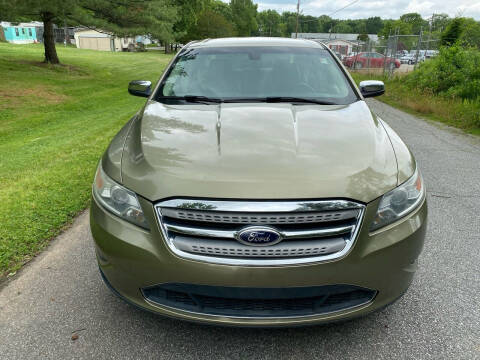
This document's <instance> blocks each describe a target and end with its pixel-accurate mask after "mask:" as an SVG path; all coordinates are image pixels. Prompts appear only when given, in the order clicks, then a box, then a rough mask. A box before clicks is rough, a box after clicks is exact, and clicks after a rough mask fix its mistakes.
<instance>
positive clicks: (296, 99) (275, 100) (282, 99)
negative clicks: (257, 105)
mask: <svg viewBox="0 0 480 360" xmlns="http://www.w3.org/2000/svg"><path fill="white" fill-rule="evenodd" d="M265 101H266V102H267V103H279V102H296V103H306V104H318V105H337V104H336V103H334V102H332V101H325V100H315V99H309V98H301V97H292V96H268V97H266V98H265Z"/></svg>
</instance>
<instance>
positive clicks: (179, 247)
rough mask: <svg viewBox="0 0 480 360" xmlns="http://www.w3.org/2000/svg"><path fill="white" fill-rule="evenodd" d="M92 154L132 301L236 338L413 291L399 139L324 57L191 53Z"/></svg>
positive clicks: (282, 50)
mask: <svg viewBox="0 0 480 360" xmlns="http://www.w3.org/2000/svg"><path fill="white" fill-rule="evenodd" d="M128 90H129V92H130V93H131V94H132V95H135V96H143V97H146V98H147V99H148V100H147V101H146V103H145V105H144V107H143V108H142V109H141V110H140V111H139V112H138V113H137V114H136V115H135V116H134V117H133V118H132V119H131V120H130V121H129V122H128V123H127V124H126V125H125V126H124V127H123V129H122V130H120V132H119V133H118V134H117V135H116V136H115V138H114V139H113V140H112V142H111V144H110V146H109V147H108V149H107V150H106V152H105V154H104V155H103V157H102V159H101V161H100V163H99V165H98V169H97V172H96V175H95V180H94V183H93V191H92V206H91V211H90V224H91V230H92V235H93V239H94V241H95V249H96V256H97V260H98V264H99V268H100V273H101V275H102V277H103V279H104V281H105V283H106V284H107V285H108V286H109V287H110V288H111V289H112V291H113V292H115V293H116V294H117V295H119V296H120V297H121V298H123V299H124V300H126V301H127V302H129V303H131V304H133V305H135V306H138V307H140V308H142V309H146V310H149V311H152V312H154V313H158V314H162V315H165V316H171V317H175V318H178V319H183V320H189V321H197V322H203V323H210V324H218V325H234V326H297V325H311V324H320V323H325V322H330V321H338V320H343V319H349V318H353V317H357V316H362V315H365V314H368V313H370V312H372V311H375V310H378V309H381V308H383V307H385V306H386V305H389V304H391V303H392V302H394V301H395V300H397V299H398V298H399V297H401V296H402V295H403V294H404V293H405V291H406V290H407V289H408V287H409V285H410V283H411V281H412V278H413V276H414V273H415V270H416V269H417V258H418V256H419V254H420V252H421V250H422V247H423V242H424V237H425V231H426V220H427V204H426V196H425V186H424V184H423V180H422V176H421V174H420V171H419V169H418V168H417V165H416V162H415V160H414V158H413V156H412V154H411V152H410V151H409V150H408V148H407V146H406V145H405V144H404V143H403V142H402V140H401V139H400V138H399V136H398V135H397V134H396V133H395V132H394V131H393V130H392V129H391V128H390V127H389V126H388V125H387V124H386V123H385V122H383V121H382V120H381V119H380V118H379V117H378V116H376V115H375V114H373V113H372V112H371V110H370V109H369V107H368V105H367V103H366V102H365V100H364V99H365V98H367V97H372V96H378V95H381V94H383V93H384V91H385V89H384V84H383V83H382V82H379V81H365V82H362V83H361V84H360V86H359V88H357V86H356V85H355V84H354V82H353V81H352V79H351V78H350V76H349V74H348V72H347V71H346V70H345V68H344V67H343V66H342V64H341V63H340V62H339V60H338V59H337V58H336V57H335V55H334V54H333V53H332V52H331V51H330V50H329V49H328V48H327V47H326V46H324V45H323V44H320V43H317V42H314V41H309V40H294V39H271V38H238V39H217V40H204V41H199V42H192V43H190V44H188V45H187V46H185V47H184V48H183V49H182V50H181V51H180V52H179V53H178V54H177V55H176V56H175V57H174V59H173V60H172V62H171V63H170V65H169V66H168V67H167V69H166V70H165V72H164V74H163V75H162V77H161V78H160V80H159V81H158V84H157V85H156V86H155V87H152V85H151V83H150V82H149V81H139V80H137V81H132V82H131V83H130V85H129V88H128Z"/></svg>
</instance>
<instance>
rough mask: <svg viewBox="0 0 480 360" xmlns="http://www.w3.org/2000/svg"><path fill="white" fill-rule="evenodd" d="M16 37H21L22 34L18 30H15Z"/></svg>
mask: <svg viewBox="0 0 480 360" xmlns="http://www.w3.org/2000/svg"><path fill="white" fill-rule="evenodd" d="M15 36H17V37H18V36H20V33H19V32H18V28H15Z"/></svg>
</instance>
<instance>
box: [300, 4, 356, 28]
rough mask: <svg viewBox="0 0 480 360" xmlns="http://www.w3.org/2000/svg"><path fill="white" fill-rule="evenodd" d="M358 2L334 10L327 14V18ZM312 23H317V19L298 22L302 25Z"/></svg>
mask: <svg viewBox="0 0 480 360" xmlns="http://www.w3.org/2000/svg"><path fill="white" fill-rule="evenodd" d="M359 1H360V0H355V1H352V2H351V3H349V4H347V5H345V6H344V7H342V8H340V9H337V10H335V11H334V12H332V13H330V14H328V15H327V16H328V17H330V16H332V15H334V14H336V13H338V12H340V11H342V10H343V9H346V8H347V7H349V6H352V5H353V4H355V3H357V2H359ZM312 21H318V18H316V19H310V20H300V22H302V23H306V22H312Z"/></svg>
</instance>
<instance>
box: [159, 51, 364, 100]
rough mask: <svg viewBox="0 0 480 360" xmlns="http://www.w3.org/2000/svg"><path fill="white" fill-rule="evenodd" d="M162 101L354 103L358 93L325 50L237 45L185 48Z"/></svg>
mask: <svg viewBox="0 0 480 360" xmlns="http://www.w3.org/2000/svg"><path fill="white" fill-rule="evenodd" d="M156 99H157V100H158V101H161V102H165V103H172V101H173V102H174V103H176V102H182V101H183V102H184V101H187V102H188V101H192V100H196V101H199V100H201V101H208V100H209V99H210V100H216V101H217V102H221V101H230V102H237V101H238V102H242V101H268V100H269V99H270V100H271V99H277V100H278V101H286V102H300V103H301V102H302V101H298V100H303V102H308V100H311V101H312V102H317V103H325V104H350V103H352V102H355V101H357V100H358V97H357V95H356V93H355V92H354V90H353V88H352V86H351V84H350V82H349V80H348V79H347V77H346V76H345V74H344V73H343V71H342V70H341V68H340V67H339V65H338V64H337V62H336V61H335V60H334V58H333V57H332V55H331V54H330V53H329V52H328V51H327V50H325V49H321V48H308V47H285V46H282V47H277V46H265V47H246V46H244V47H242V46H237V47H217V48H214V47H208V48H207V47H205V48H190V49H187V50H185V51H183V52H182V53H181V54H180V55H179V56H178V57H177V59H176V61H175V63H174V64H173V66H172V67H171V69H170V71H169V72H168V74H167V75H166V76H165V78H164V80H163V82H162V84H160V87H159V90H158V92H157V93H156ZM295 99H296V100H297V101H295Z"/></svg>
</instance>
